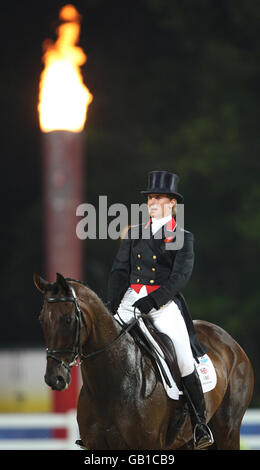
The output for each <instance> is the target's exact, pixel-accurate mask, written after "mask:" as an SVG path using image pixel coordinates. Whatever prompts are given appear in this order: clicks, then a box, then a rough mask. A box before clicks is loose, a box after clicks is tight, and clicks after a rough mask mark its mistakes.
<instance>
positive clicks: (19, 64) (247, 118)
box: [0, 0, 260, 406]
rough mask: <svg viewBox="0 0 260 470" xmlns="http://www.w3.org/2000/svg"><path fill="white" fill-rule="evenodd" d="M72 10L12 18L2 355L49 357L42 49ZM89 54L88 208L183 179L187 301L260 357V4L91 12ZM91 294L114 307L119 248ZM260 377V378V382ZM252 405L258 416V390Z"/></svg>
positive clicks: (105, 254)
mask: <svg viewBox="0 0 260 470" xmlns="http://www.w3.org/2000/svg"><path fill="white" fill-rule="evenodd" d="M66 3H68V2H59V1H53V0H52V1H50V0H48V1H41V0H37V1H35V2H28V1H24V2H20V1H19V2H18V1H12V2H9V3H5V4H3V5H2V6H1V28H0V34H1V46H2V52H1V69H2V70H1V89H0V99H1V111H2V113H1V116H2V117H1V121H2V125H1V140H0V142H1V186H0V188H1V202H2V223H1V228H2V231H1V253H2V256H1V268H0V279H1V310H2V312H1V314H2V322H1V329H0V345H1V347H2V348H4V347H30V346H42V345H43V341H42V335H41V330H40V326H39V324H38V321H37V317H38V314H39V311H40V308H41V303H42V299H41V298H40V295H39V293H38V292H36V290H35V288H34V286H33V283H32V274H33V272H34V271H37V272H39V273H41V274H42V275H43V276H44V273H45V263H44V240H43V230H44V218H43V203H42V167H41V159H42V155H41V151H42V150H41V132H40V130H39V124H38V115H37V100H38V85H39V77H40V73H41V71H42V68H43V64H42V61H41V56H42V42H43V41H44V39H46V38H48V37H49V38H52V39H56V35H55V28H56V26H57V20H58V13H59V9H60V7H61V6H62V5H64V4H66ZM73 4H74V5H75V6H76V8H77V9H78V10H79V12H80V13H81V14H82V32H81V39H80V44H79V45H80V46H81V47H82V48H83V49H84V51H85V52H86V54H87V56H88V61H87V64H86V65H85V66H84V67H83V74H84V78H85V83H86V85H87V86H88V88H89V89H90V91H91V93H93V95H94V101H93V103H92V104H91V106H90V108H89V112H88V121H87V125H86V128H85V131H84V138H85V141H86V142H85V143H86V162H87V164H86V175H85V180H86V195H85V201H82V202H91V203H92V204H95V205H96V204H97V201H98V196H99V195H107V196H108V203H109V204H112V203H115V202H121V203H124V204H126V205H128V206H129V205H130V204H131V203H140V202H143V200H142V198H141V197H140V194H139V191H140V190H142V189H145V188H146V185H147V173H148V172H149V171H150V170H155V169H157V170H168V171H173V172H176V173H178V174H179V175H180V178H181V181H180V187H179V190H180V192H181V193H182V194H184V196H185V203H186V205H185V227H186V228H187V229H188V230H191V231H192V232H193V233H194V235H195V249H196V263H195V268H194V272H193V276H192V278H191V281H190V282H189V285H188V286H187V287H186V289H185V292H184V293H185V296H186V298H187V300H188V303H189V306H190V309H191V312H192V315H193V318H194V319H195V318H201V319H206V320H208V321H211V322H213V323H216V324H218V325H220V326H222V327H223V328H225V329H226V330H227V331H228V332H229V333H231V334H232V336H234V337H235V339H237V340H238V341H239V343H240V344H241V345H242V347H243V348H244V349H245V350H246V352H247V354H248V356H249V357H250V359H251V361H252V363H253V367H254V370H255V373H256V371H257V369H258V368H259V366H260V351H259V329H260V328H259V327H260V320H259V310H260V309H259V300H260V294H259V261H260V256H259V254H260V253H259V251H260V243H259V229H260V214H259V201H260V186H259V150H260V133H259V114H260V113H259V110H260V92H259V84H260V34H259V20H260V3H259V1H257V0H256V1H254V0H247V1H246V2H245V1H244V0H225V1H224V0H223V1H222V0H217V1H212V0H211V1H209V0H197V1H192V0H189V1H188V0H182V1H181V2H180V1H178V0H139V1H134V0H131V2H130V1H129V2H128V1H122V0H121V1H115V0H111V1H107V0H85V1H75V2H73ZM84 245H85V255H84V279H83V280H84V281H86V282H88V283H89V285H90V287H92V288H93V289H94V290H95V291H96V292H97V293H98V295H100V296H101V297H102V298H103V299H104V300H106V283H107V276H108V273H109V269H110V266H111V262H112V259H113V256H114V255H115V253H116V250H117V248H118V242H117V241H111V240H102V241H101V240H96V241H94V240H87V241H86V242H85V243H84ZM256 375H257V374H256ZM252 405H254V406H260V384H259V380H258V378H257V377H256V388H255V394H254V399H253V402H252Z"/></svg>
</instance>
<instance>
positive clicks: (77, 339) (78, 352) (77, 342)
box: [44, 286, 88, 371]
mask: <svg viewBox="0 0 260 470" xmlns="http://www.w3.org/2000/svg"><path fill="white" fill-rule="evenodd" d="M70 289H71V293H72V296H68V297H49V298H45V299H44V301H45V302H47V303H50V304H51V303H58V302H72V303H73V304H74V306H75V318H76V330H75V336H74V341H73V346H72V348H71V349H69V348H66V349H48V348H47V349H46V355H47V359H48V358H49V357H50V358H51V359H54V360H55V361H57V362H58V363H59V364H61V365H62V366H64V367H65V368H66V369H67V370H68V371H70V370H71V369H72V367H73V366H75V365H76V364H77V360H78V359H79V358H80V357H81V356H82V355H83V353H82V346H81V330H82V323H83V324H84V326H85V328H86V330H87V332H88V324H87V322H86V320H85V318H84V315H83V313H82V311H81V309H80V306H79V304H78V299H77V296H76V293H75V290H74V288H73V287H72V286H70ZM66 353H67V354H68V353H70V354H74V357H73V359H72V361H71V362H70V363H69V364H67V363H66V362H65V361H63V360H62V359H60V358H58V357H57V356H56V355H57V354H66Z"/></svg>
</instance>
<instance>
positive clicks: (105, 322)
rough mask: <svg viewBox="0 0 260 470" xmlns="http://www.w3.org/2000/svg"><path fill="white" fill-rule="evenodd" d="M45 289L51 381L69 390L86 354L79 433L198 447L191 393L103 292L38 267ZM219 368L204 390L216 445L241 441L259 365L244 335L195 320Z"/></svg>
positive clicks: (122, 441) (92, 444)
mask: <svg viewBox="0 0 260 470" xmlns="http://www.w3.org/2000/svg"><path fill="white" fill-rule="evenodd" d="M34 283H35V285H36V287H37V288H38V289H39V290H40V291H41V292H42V294H43V296H44V304H43V308H42V310H41V314H40V320H41V323H42V327H43V331H44V336H45V341H46V347H47V368H46V374H45V381H46V383H47V384H48V385H49V386H50V387H52V388H53V389H54V390H60V391H62V390H64V389H65V388H67V387H68V386H69V383H70V370H71V368H72V367H73V365H74V364H75V362H76V360H77V359H79V360H81V373H82V380H83V386H82V389H81V391H80V396H79V400H78V410H77V420H78V425H79V431H80V436H81V439H82V442H83V444H84V446H85V448H86V449H89V450H107V449H108V450H118V449H119V450H121V449H129V450H151V449H154V450H167V449H168V450H172V449H191V448H192V447H191V441H192V429H191V424H190V419H189V416H188V414H187V413H186V411H187V407H186V405H185V402H184V398H183V397H182V396H180V399H179V400H171V399H170V398H169V397H168V396H167V395H166V392H165V390H164V387H163V385H162V382H161V378H160V374H159V372H158V370H157V368H156V367H154V364H153V361H152V359H151V358H150V357H148V356H147V355H145V354H144V353H143V352H142V351H141V349H140V347H139V346H138V345H137V344H136V342H135V341H134V339H133V338H132V336H131V335H130V334H129V332H128V331H125V330H122V328H121V326H120V325H119V324H118V322H117V321H116V320H115V319H114V318H113V316H112V315H111V314H110V313H109V311H108V310H107V308H106V307H105V305H104V304H103V302H102V301H101V300H100V299H99V297H98V296H97V295H96V294H95V293H94V292H93V291H92V290H91V289H89V288H88V287H87V286H85V285H84V284H83V283H80V282H79V281H74V280H71V279H70V280H68V279H65V278H64V277H63V276H62V275H60V274H57V279H56V282H55V283H49V282H47V281H45V280H44V279H42V278H41V277H40V276H38V275H37V274H35V275H34ZM194 324H195V328H196V332H197V334H198V337H199V339H200V341H201V342H202V343H203V344H204V345H205V346H206V347H207V354H208V355H209V357H210V358H211V360H212V362H213V364H214V366H215V369H216V373H217V385H216V387H215V388H214V389H213V390H212V391H210V392H207V393H205V401H206V408H207V421H208V423H209V426H210V428H211V430H212V433H213V436H214V439H215V444H214V446H212V448H213V447H214V449H217V450H222V449H224V450H238V449H239V448H240V426H241V421H242V418H243V416H244V413H245V411H246V409H247V408H248V406H249V403H250V400H251V397H252V393H253V382H254V377H253V370H252V367H251V364H250V362H249V360H248V358H247V356H246V354H245V352H244V351H243V350H242V349H241V347H240V346H239V345H238V343H237V342H236V341H235V340H234V339H233V338H232V337H231V336H230V335H229V334H228V333H226V332H225V331H224V330H223V329H221V328H220V327H218V326H216V325H213V324H211V323H208V322H205V321H195V322H194Z"/></svg>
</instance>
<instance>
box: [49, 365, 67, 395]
mask: <svg viewBox="0 0 260 470" xmlns="http://www.w3.org/2000/svg"><path fill="white" fill-rule="evenodd" d="M59 369H60V370H59ZM44 380H45V382H46V384H47V385H49V387H51V388H52V390H57V391H58V392H61V391H62V390H66V388H68V386H69V384H70V381H71V376H70V372H69V371H68V370H66V369H64V368H61V367H59V368H54V370H52V371H51V372H49V371H48V368H47V370H46V374H45V376H44Z"/></svg>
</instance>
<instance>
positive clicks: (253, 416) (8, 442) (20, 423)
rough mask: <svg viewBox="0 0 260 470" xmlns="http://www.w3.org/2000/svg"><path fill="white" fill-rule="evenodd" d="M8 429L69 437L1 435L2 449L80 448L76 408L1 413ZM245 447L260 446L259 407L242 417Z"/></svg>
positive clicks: (2, 423)
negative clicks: (256, 430) (61, 432)
mask: <svg viewBox="0 0 260 470" xmlns="http://www.w3.org/2000/svg"><path fill="white" fill-rule="evenodd" d="M250 426H257V427H259V433H255V434H254V433H252V434H248V433H243V427H244V429H246V427H247V428H248V429H250ZM1 429H8V430H18V429H21V430H26V429H27V430H28V429H30V430H32V429H35V430H36V429H47V430H51V429H53V430H54V429H66V431H67V432H66V437H65V438H64V439H60V438H48V437H47V438H41V439H36V438H31V439H30V438H24V439H16V438H13V439H0V450H78V449H79V447H78V446H77V445H76V444H75V441H76V440H77V439H79V435H78V425H77V421H76V412H75V411H74V410H73V411H69V412H67V413H42V414H34V413H30V414H27V413H21V414H9V413H5V414H0V431H1ZM241 444H242V448H249V449H251V450H255V449H260V410H259V409H249V410H247V412H246V414H245V417H244V419H243V425H242V433H241Z"/></svg>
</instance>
